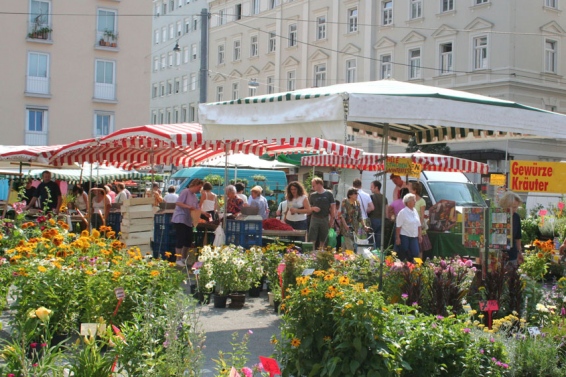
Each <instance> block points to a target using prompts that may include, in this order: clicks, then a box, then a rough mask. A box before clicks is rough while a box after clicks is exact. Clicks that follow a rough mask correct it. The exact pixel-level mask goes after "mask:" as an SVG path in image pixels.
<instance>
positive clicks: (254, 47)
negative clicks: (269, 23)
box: [250, 35, 258, 56]
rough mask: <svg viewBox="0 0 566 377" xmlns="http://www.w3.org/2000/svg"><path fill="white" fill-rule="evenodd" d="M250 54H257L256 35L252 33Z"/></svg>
mask: <svg viewBox="0 0 566 377" xmlns="http://www.w3.org/2000/svg"><path fill="white" fill-rule="evenodd" d="M250 56H258V43H257V35H252V36H251V38H250Z"/></svg>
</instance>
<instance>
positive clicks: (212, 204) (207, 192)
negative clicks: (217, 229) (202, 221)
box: [199, 182, 218, 220]
mask: <svg viewBox="0 0 566 377" xmlns="http://www.w3.org/2000/svg"><path fill="white" fill-rule="evenodd" d="M199 206H200V209H201V211H202V212H204V213H203V215H204V214H205V213H208V215H209V216H208V219H212V220H216V219H217V218H218V216H217V212H216V211H218V199H217V197H216V194H215V193H213V192H212V185H211V184H210V182H204V184H203V185H202V190H201V192H200V202H199Z"/></svg>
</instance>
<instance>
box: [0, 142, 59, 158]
mask: <svg viewBox="0 0 566 377" xmlns="http://www.w3.org/2000/svg"><path fill="white" fill-rule="evenodd" d="M61 147H63V145H37V146H30V145H3V146H0V160H4V161H22V162H23V161H26V162H47V160H48V159H49V157H50V156H51V155H52V154H53V153H55V152H56V151H58V150H59V149H60V148H61Z"/></svg>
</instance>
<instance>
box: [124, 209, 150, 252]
mask: <svg viewBox="0 0 566 377" xmlns="http://www.w3.org/2000/svg"><path fill="white" fill-rule="evenodd" d="M120 211H121V212H122V224H121V231H122V237H121V240H122V242H124V243H125V244H126V246H128V247H131V246H137V247H139V248H140V250H141V252H142V254H146V253H150V252H151V246H150V243H151V236H152V235H153V198H131V199H126V200H124V203H123V204H122V207H121V208H120Z"/></svg>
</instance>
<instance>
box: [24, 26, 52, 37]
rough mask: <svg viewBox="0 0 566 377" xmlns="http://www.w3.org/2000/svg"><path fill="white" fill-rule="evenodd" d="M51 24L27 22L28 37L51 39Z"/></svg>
mask: <svg viewBox="0 0 566 377" xmlns="http://www.w3.org/2000/svg"><path fill="white" fill-rule="evenodd" d="M52 31H53V29H51V26H50V25H48V24H37V23H29V24H28V35H27V37H28V38H29V39H43V40H46V41H51V32H52Z"/></svg>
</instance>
